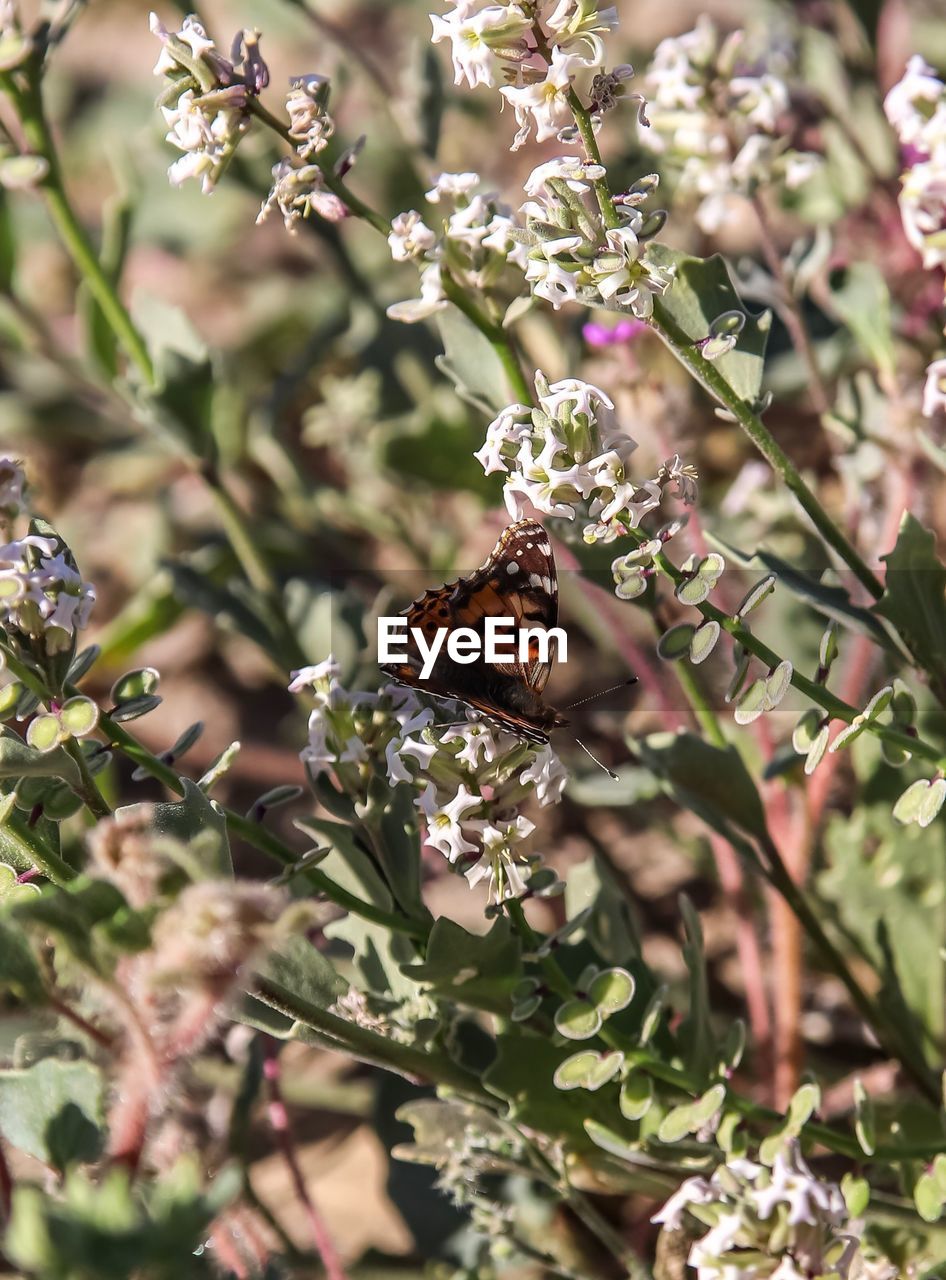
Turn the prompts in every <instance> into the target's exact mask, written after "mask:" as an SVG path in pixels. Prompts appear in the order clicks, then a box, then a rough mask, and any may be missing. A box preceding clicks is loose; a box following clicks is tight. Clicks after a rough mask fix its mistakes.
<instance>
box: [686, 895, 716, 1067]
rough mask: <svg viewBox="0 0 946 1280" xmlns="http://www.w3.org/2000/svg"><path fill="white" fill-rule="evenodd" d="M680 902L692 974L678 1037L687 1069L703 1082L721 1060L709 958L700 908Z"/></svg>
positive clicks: (688, 963)
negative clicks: (712, 1015)
mask: <svg viewBox="0 0 946 1280" xmlns="http://www.w3.org/2000/svg"><path fill="white" fill-rule="evenodd" d="M679 903H680V914H681V916H682V917H683V927H684V929H685V931H686V941H685V942H684V944H683V958H684V960H685V961H686V966H687V970H688V972H689V975H690V1007H689V1010H688V1011H687V1016H686V1018H685V1019H684V1020H683V1022H682V1023H681V1024H680V1028H679V1031H678V1033H677V1034H678V1037H679V1040H680V1043H681V1045H683V1046H684V1047H685V1050H686V1063H687V1067H688V1068H689V1070H690V1071H691V1072H692V1073H693V1075H694V1076H695V1077H696V1078H697V1079H698V1080H700V1079H703V1078H704V1077H705V1076H706V1075H707V1074H708V1072H709V1070H710V1068H711V1067H712V1064H713V1062H714V1061H715V1060H716V1057H717V1050H716V1044H715V1039H714V1036H713V1028H712V1024H711V1022H710V1007H709V987H708V984H707V976H706V958H705V956H704V954H703V929H702V926H701V925H700V917H699V915H698V914H697V912H696V908H695V907H694V906H693V904H692V902H691V901H690V899H689V898H688V897H687V896H686V894H684V893H681V894H680V897H679Z"/></svg>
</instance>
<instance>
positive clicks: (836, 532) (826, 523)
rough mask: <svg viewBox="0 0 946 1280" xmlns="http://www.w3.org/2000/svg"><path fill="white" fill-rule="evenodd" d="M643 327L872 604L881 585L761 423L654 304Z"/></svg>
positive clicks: (661, 307) (656, 302) (665, 312)
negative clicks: (727, 418)
mask: <svg viewBox="0 0 946 1280" xmlns="http://www.w3.org/2000/svg"><path fill="white" fill-rule="evenodd" d="M648 324H649V325H650V327H651V328H652V329H653V330H654V332H655V333H657V334H658V335H659V336H660V337H661V338H662V339H663V341H664V342H665V343H666V345H667V346H668V347H669V348H670V350H671V351H672V352H673V354H674V355H675V356H676V357H677V359H678V360H679V361H680V363H681V364H682V365H683V366H684V367H685V368H686V369H687V370H688V371H689V372H690V373H691V374H692V375H693V377H694V378H695V379H696V381H697V382H698V383H699V384H700V386H701V387H703V389H704V390H705V391H708V392H709V394H710V395H711V396H712V397H713V398H714V399H715V400H718V401H719V403H720V404H722V405H724V406H725V407H726V409H728V411H729V412H730V413H731V414H732V415H733V417H734V418H735V419H736V421H737V422H738V423H739V426H740V427H742V429H743V431H744V432H745V433H746V435H747V436H748V437H749V439H750V440H751V441H752V443H753V444H754V445H755V447H756V449H757V450H758V451H759V453H761V455H762V457H763V458H765V460H766V462H767V463H768V464H769V466H770V467H771V468H772V470H773V471H774V472H775V473H776V474H777V475H778V476H779V477H780V478H781V480H782V482H783V484H784V485H785V487H786V488H787V489H788V490H789V492H790V493H791V494H792V495H793V496H794V498H795V500H796V502H797V503H798V505H799V506H800V507H801V508H802V510H803V511H804V512H805V514H806V515H807V516H808V518H809V519H810V520H811V522H812V524H813V525H814V526H815V528H816V529H817V530H818V532H819V533H820V534H821V536H822V538H823V539H824V541H825V542H826V543H827V544H828V546H829V547H831V549H832V550H833V551H834V552H836V554H837V555H838V556H839V557H840V558H841V560H843V561H844V563H845V564H846V565H847V566H848V568H849V569H850V570H851V572H852V573H853V574H854V576H855V577H856V578H857V579H858V581H859V582H860V583H861V584H862V586H864V587H865V588H866V590H867V591H868V592H869V593H870V595H871V596H873V598H874V599H875V600H879V599H880V597H881V596H882V595H883V593H884V587H883V583H882V582H881V581H880V579H879V578H878V577H877V576H876V574H874V572H873V571H872V570H871V569H870V568H869V567H868V565H867V563H866V562H865V561H864V560H863V559H862V558H861V555H860V553H859V552H858V551H857V550H856V548H855V547H854V546H852V544H851V543H850V542H849V541H848V540H847V538H846V537H845V536H844V534H843V533H842V532H841V530H840V529H839V528H838V527H837V525H836V524H835V523H834V521H833V520H832V519H831V517H830V516H829V515H828V514H827V512H826V511H825V510H824V508H823V507H822V505H821V503H820V502H819V501H818V499H817V498H816V497H815V495H814V494H813V493H812V491H811V490H810V489H809V488H808V486H807V485H806V484H805V481H804V480H803V479H802V476H801V473H800V472H799V470H798V468H797V467H796V466H795V464H794V462H792V460H791V459H790V458H789V457H788V455H787V454H786V453H785V451H784V450H783V449H782V447H781V445H780V444H779V443H778V442H777V441H776V439H775V437H774V436H773V435H772V433H771V432H770V431H769V429H768V427H766V426H765V424H764V423H763V422H762V419H761V418H759V417H758V416H757V415H756V414H755V413H753V412H752V409H751V408H750V407H749V405H748V404H747V403H746V402H745V400H743V399H741V398H740V397H739V396H737V395H736V393H735V392H734V391H733V389H732V387H731V386H730V385H729V383H728V382H727V381H726V379H725V378H724V377H723V375H722V374H721V373H720V372H719V370H718V369H717V368H716V366H715V365H714V364H713V363H712V362H711V361H709V360H707V359H705V357H704V356H703V353H702V352H701V351H700V350H699V348H698V347H697V346H696V345H695V344H694V342H693V341H692V340H691V339H690V338H689V337H688V336H687V335H686V333H684V331H683V329H681V328H680V326H679V325H678V324H677V322H676V320H674V319H673V317H672V316H671V315H670V312H669V311H668V310H667V308H666V307H665V306H664V304H663V302H661V300H660V299H659V298H655V299H654V313H653V316H652V317H651V319H650V320H649V321H648Z"/></svg>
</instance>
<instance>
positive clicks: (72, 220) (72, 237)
mask: <svg viewBox="0 0 946 1280" xmlns="http://www.w3.org/2000/svg"><path fill="white" fill-rule="evenodd" d="M26 75H27V82H26V85H25V86H23V85H22V84H21V83H19V82H17V80H16V79H15V78H14V76H12V75H7V76H3V77H2V79H0V86H2V88H3V90H4V91H5V92H6V93H7V94H8V95H9V97H10V98H11V99H12V101H13V103H14V105H15V107H16V109H17V114H18V115H19V118H20V124H21V125H22V128H23V135H24V138H25V139H26V142H27V144H28V145H29V147H30V148H31V150H32V151H33V152H34V153H35V154H36V155H38V156H42V158H43V159H44V160H45V161H46V163H47V165H48V166H49V167H48V171H47V173H46V176H45V178H44V179H43V181H42V183H41V188H40V189H41V190H42V192H43V196H44V198H45V201H46V207H47V209H48V210H49V215H50V217H51V218H52V221H53V224H54V225H55V227H56V230H57V232H58V233H59V237H60V239H61V240H62V242H63V244H64V245H65V247H66V250H67V252H68V254H69V256H70V257H71V258H72V261H73V263H74V264H75V266H76V269H77V270H78V272H79V274H80V275H81V276H82V278H83V279H84V280H85V282H86V284H87V285H88V288H89V292H90V293H91V294H92V296H93V297H94V298H95V300H96V302H97V303H98V304H99V306H100V307H101V309H102V314H103V315H104V316H105V319H106V320H107V322H108V324H109V326H110V328H111V330H112V332H113V333H114V334H115V337H116V338H117V339H118V341H119V343H120V344H121V346H122V347H123V349H124V351H125V354H126V355H127V356H128V358H129V360H131V362H132V363H133V364H134V365H135V367H136V368H137V369H138V372H139V373H140V374H141V376H142V378H143V379H144V381H145V383H146V385H147V386H148V387H149V388H154V387H155V386H156V385H157V378H156V375H155V370H154V365H153V363H152V360H151V356H150V355H149V354H148V348H147V346H146V345H145V341H144V338H143V337H142V336H141V334H140V333H139V332H138V330H137V328H136V327H135V324H134V322H133V320H132V318H131V316H130V315H129V313H128V310H127V308H126V307H125V305H124V303H123V302H122V300H121V298H119V296H118V294H117V292H116V291H115V287H114V285H113V284H112V281H111V280H110V279H109V278H108V275H107V273H106V272H105V270H104V269H103V267H102V264H101V263H100V262H99V259H98V256H97V255H96V253H95V250H94V249H93V248H92V245H91V244H90V243H89V239H88V237H87V236H86V233H85V230H84V229H83V227H82V224H81V223H80V222H79V219H78V218H77V217H76V214H75V211H74V210H73V208H72V205H71V204H70V202H69V198H68V196H67V195H66V191H65V187H64V185H63V178H62V168H61V166H60V164H59V156H58V154H57V152H56V147H55V144H54V143H53V139H52V135H51V133H50V131H49V125H48V124H47V121H46V115H45V112H44V109H43V98H42V88H41V82H40V73H39V67H38V66H35V65H34V66H30V67H29V68H28V69H27V72H26Z"/></svg>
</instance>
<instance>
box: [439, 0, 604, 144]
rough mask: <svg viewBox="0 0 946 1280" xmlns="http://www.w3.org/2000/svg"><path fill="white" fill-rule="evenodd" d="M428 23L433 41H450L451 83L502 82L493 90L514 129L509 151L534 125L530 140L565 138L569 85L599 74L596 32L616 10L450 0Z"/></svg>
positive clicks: (581, 3)
mask: <svg viewBox="0 0 946 1280" xmlns="http://www.w3.org/2000/svg"><path fill="white" fill-rule="evenodd" d="M430 20H431V23H432V24H433V41H434V43H435V44H439V43H440V42H441V41H447V42H449V44H450V50H451V54H452V57H453V69H454V82H455V83H456V84H461V83H463V82H464V81H465V82H466V83H467V84H468V85H469V86H470V87H471V88H475V87H476V86H477V85H480V84H484V85H489V86H491V87H492V86H495V85H496V84H497V83H499V79H500V78H502V80H503V81H505V83H504V84H503V85H502V87H501V89H500V93H501V94H502V96H503V97H504V98H505V100H506V101H507V102H508V103H509V105H510V106H511V107H512V109H513V111H514V112H515V115H516V123H517V125H518V126H519V129H518V132H517V133H516V138H515V141H514V142H513V146H512V150H513V151H516V150H518V148H519V147H521V146H522V145H523V143H524V142H525V141H526V140H527V139H528V137H529V136H530V134H531V133H532V132H533V130H534V131H535V137H536V141H537V142H545V141H546V140H547V139H549V138H555V137H558V138H559V139H560V140H561V141H565V140H569V141H570V140H571V138H572V135H573V133H574V123H573V113H572V109H571V105H570V102H569V98H570V96H571V94H572V92H573V91H574V89H573V86H574V84H575V81H576V79H578V78H579V77H581V78H583V79H588V80H591V79H592V78H593V77H594V76H595V75H600V73H601V72H602V70H603V67H604V43H603V41H602V38H601V37H602V35H603V34H604V33H605V32H607V31H610V30H611V29H612V28H613V27H615V26H617V10H616V9H615V8H614V7H613V6H608V7H607V8H600V7H599V6H598V4H597V3H596V0H539V3H534V2H532V3H527V2H526V0H520V2H518V3H507V4H496V3H490V2H489V0H454V3H453V5H452V8H451V9H450V11H449V12H448V13H446V14H444V15H443V16H440V15H438V14H433V13H432V14H431V15H430ZM620 78H621V77H619V79H620ZM610 92H611V93H613V88H612V89H611V90H610ZM607 105H610V102H609V103H608V104H607Z"/></svg>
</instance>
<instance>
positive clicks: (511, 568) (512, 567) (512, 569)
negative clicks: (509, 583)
mask: <svg viewBox="0 0 946 1280" xmlns="http://www.w3.org/2000/svg"><path fill="white" fill-rule="evenodd" d="M506 572H507V573H518V572H519V566H518V565H517V564H516V562H515V560H510V562H509V564H507V565H506ZM532 576H533V577H535V574H533V575H532Z"/></svg>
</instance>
